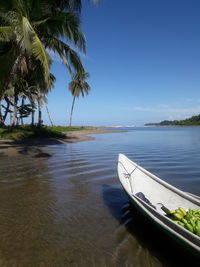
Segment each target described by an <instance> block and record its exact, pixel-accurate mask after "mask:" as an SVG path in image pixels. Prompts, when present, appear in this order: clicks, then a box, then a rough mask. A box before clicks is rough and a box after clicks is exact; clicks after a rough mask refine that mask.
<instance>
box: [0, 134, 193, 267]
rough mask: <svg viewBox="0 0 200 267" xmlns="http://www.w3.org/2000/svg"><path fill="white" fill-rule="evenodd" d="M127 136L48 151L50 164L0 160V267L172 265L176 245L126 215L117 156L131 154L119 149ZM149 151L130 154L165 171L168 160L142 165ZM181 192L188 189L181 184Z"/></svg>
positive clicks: (28, 158) (21, 157) (25, 158)
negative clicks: (118, 174)
mask: <svg viewBox="0 0 200 267" xmlns="http://www.w3.org/2000/svg"><path fill="white" fill-rule="evenodd" d="M124 134H125V133H123V134H122V133H121V134H109V136H108V135H99V136H98V138H97V140H94V141H89V142H84V143H77V144H60V145H52V146H46V147H45V149H44V151H45V153H48V154H49V155H51V156H49V157H45V156H44V155H43V157H42V156H41V157H35V154H30V153H28V154H18V155H14V154H13V155H12V156H10V155H9V156H6V155H5V154H0V203H1V204H0V236H1V243H0V266H20V267H21V266H144V267H146V266H173V264H174V263H175V264H177V259H176V258H179V257H183V255H182V252H181V251H180V250H179V248H178V247H177V248H176V246H174V247H173V251H170V257H169V256H168V255H169V251H165V249H164V245H166V244H167V245H168V247H169V246H173V244H171V243H170V241H169V243H168V240H167V239H165V238H164V239H163V238H160V232H157V230H156V229H155V230H152V228H150V227H151V226H150V225H149V224H148V223H146V222H145V221H143V218H142V217H141V216H140V215H138V214H137V213H134V212H133V211H131V210H130V207H129V202H128V198H127V196H126V194H125V192H124V191H123V189H122V187H121V185H120V183H119V180H118V176H117V169H116V162H117V157H118V153H120V152H125V154H129V155H130V156H131V155H132V154H131V153H132V149H131V150H130V148H129V147H128V146H127V142H128V141H126V142H125V143H123V144H122V143H121V144H120V145H119V140H120V139H119V137H122V136H124ZM125 135H127V134H125ZM126 140H127V139H126ZM113 143H115V145H114V144H113ZM135 147H136V146H135ZM146 147H148V146H146ZM146 149H147V148H146ZM151 151H152V150H149V151H146V152H145V154H144V152H143V154H142V153H140V154H139V149H138V150H137V151H136V150H135V152H134V153H135V155H136V157H137V160H138V161H141V159H142V160H143V163H144V164H145V162H146V164H147V165H148V164H149V166H150V165H151V166H153V167H154V168H155V166H156V165H158V163H159V166H163V164H164V162H166V158H167V155H166V154H165V155H164V154H163V157H164V158H165V161H164V160H163V161H162V162H161V160H160V161H159V162H158V161H157V158H155V157H154V158H153V157H151V159H150V160H149V161H147V158H148V156H149V153H152V152H151ZM156 151H158V148H157V150H156ZM161 154H162V149H161V152H160V155H161ZM142 155H143V158H142ZM144 155H145V157H144ZM157 157H159V156H157ZM132 159H133V157H132ZM173 168H174V166H171V169H169V173H170V172H172V171H173ZM176 168H177V172H179V166H176ZM160 170H162V168H161V169H160V167H159V169H158V170H157V171H158V172H159V171H160ZM193 172H194V170H193ZM162 174H163V177H165V174H166V170H165V172H164V169H163V172H162ZM193 174H194V176H193V177H194V179H193V181H194V183H195V181H196V180H195V177H196V173H193ZM190 175H192V172H191V173H190ZM161 176H162V175H161ZM173 177H176V176H173ZM182 177H183V176H182ZM183 178H184V177H183ZM166 180H167V179H166ZM176 182H177V183H178V182H179V179H177V180H176V181H175V183H176ZM181 186H182V187H183V188H184V186H185V187H187V183H186V185H185V183H184V179H183V182H182V184H180V187H181ZM193 187H195V184H192V183H191V189H192V188H193ZM191 191H192V190H191ZM194 193H196V192H194ZM155 236H156V237H157V236H159V238H160V239H159V240H157V241H155ZM186 260H187V259H186ZM174 266H177V265H174ZM193 266H195V264H193Z"/></svg>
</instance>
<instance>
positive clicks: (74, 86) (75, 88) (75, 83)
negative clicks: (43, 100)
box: [69, 72, 90, 127]
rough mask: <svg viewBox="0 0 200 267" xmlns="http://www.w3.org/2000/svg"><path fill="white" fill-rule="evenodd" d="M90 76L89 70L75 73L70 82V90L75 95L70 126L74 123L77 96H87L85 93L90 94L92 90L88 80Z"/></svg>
mask: <svg viewBox="0 0 200 267" xmlns="http://www.w3.org/2000/svg"><path fill="white" fill-rule="evenodd" d="M88 77H89V73H87V72H79V73H75V74H74V75H73V79H72V81H71V82H70V83H69V90H70V92H71V94H72V95H73V101H72V107H71V113H70V121H69V126H70V127H71V124H72V113H73V109H74V103H75V99H76V97H79V96H80V95H82V97H84V96H85V94H88V93H89V91H90V86H89V84H88V83H87V82H86V79H87V78H88Z"/></svg>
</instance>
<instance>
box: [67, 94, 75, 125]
mask: <svg viewBox="0 0 200 267" xmlns="http://www.w3.org/2000/svg"><path fill="white" fill-rule="evenodd" d="M75 98H76V97H75V96H74V98H73V101H72V107H71V113H70V120H69V127H71V125H72V113H73V109H74V102H75Z"/></svg>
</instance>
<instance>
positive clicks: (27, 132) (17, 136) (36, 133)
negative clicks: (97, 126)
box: [0, 125, 89, 141]
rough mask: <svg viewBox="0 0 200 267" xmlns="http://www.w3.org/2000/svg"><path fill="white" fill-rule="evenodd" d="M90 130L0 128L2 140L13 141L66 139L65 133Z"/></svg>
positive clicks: (25, 126)
mask: <svg viewBox="0 0 200 267" xmlns="http://www.w3.org/2000/svg"><path fill="white" fill-rule="evenodd" d="M86 129H89V127H63V126H53V127H52V126H42V127H38V126H37V125H35V126H32V125H18V126H15V127H10V126H4V127H1V128H0V140H1V139H6V140H7V139H11V140H15V141H18V140H21V139H27V138H49V137H51V138H59V139H62V138H66V135H65V132H68V131H81V130H86Z"/></svg>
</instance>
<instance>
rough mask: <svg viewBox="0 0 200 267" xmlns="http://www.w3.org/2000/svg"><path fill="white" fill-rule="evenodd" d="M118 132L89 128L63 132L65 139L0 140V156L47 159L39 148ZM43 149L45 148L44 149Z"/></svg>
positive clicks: (45, 154) (92, 138)
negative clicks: (27, 156) (24, 156)
mask: <svg viewBox="0 0 200 267" xmlns="http://www.w3.org/2000/svg"><path fill="white" fill-rule="evenodd" d="M119 132H122V131H120V130H111V129H106V128H104V127H91V128H90V129H87V130H79V131H68V132H64V134H65V135H66V138H29V139H23V140H19V141H15V140H0V156H2V155H7V156H17V155H19V154H28V155H31V156H33V157H49V156H51V155H50V154H48V153H45V152H44V150H43V149H41V147H43V148H44V147H45V146H49V145H58V144H69V143H77V142H84V141H90V140H95V137H93V136H90V135H93V134H102V133H119ZM44 149H45V148H44Z"/></svg>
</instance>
